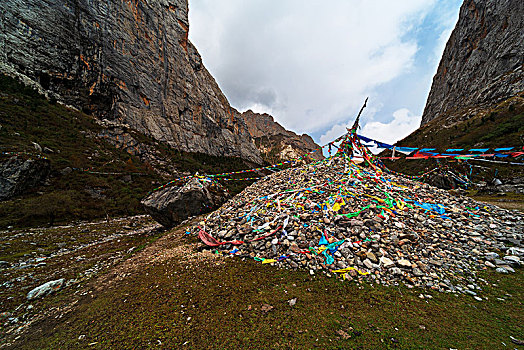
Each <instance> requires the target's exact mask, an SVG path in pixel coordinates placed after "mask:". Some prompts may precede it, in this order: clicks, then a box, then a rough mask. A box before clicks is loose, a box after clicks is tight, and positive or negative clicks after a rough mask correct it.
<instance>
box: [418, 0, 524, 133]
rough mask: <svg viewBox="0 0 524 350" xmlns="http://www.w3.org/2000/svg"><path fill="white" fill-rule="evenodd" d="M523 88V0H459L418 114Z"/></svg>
mask: <svg viewBox="0 0 524 350" xmlns="http://www.w3.org/2000/svg"><path fill="white" fill-rule="evenodd" d="M523 91H524V1H522V0H465V1H464V3H463V4H462V7H461V8H460V14H459V19H458V22H457V25H456V27H455V29H454V30H453V32H452V33H451V36H450V38H449V41H448V43H447V44H446V48H445V49H444V53H443V55H442V59H441V61H440V64H439V67H438V70H437V73H436V74H435V77H434V78H433V84H432V86H431V91H430V93H429V97H428V100H427V102H426V107H425V108H424V113H423V115H422V124H425V123H427V122H428V121H430V120H432V119H434V118H436V117H438V116H440V115H442V114H444V113H446V112H450V111H454V110H461V109H464V108H468V107H479V106H483V105H491V104H494V103H497V102H499V101H501V100H504V99H507V98H509V97H512V96H515V95H517V94H519V93H522V92H523Z"/></svg>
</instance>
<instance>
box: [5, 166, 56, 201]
mask: <svg viewBox="0 0 524 350" xmlns="http://www.w3.org/2000/svg"><path fill="white" fill-rule="evenodd" d="M50 170H51V166H50V164H49V161H48V160H47V159H27V160H24V159H22V158H21V157H18V156H14V157H11V158H9V159H8V160H7V161H5V162H3V163H1V164H0V201H3V200H7V199H10V198H12V197H14V196H16V195H19V194H23V193H25V192H26V191H28V190H30V189H32V188H34V187H36V186H38V185H40V184H41V183H42V182H43V181H44V180H45V179H46V178H47V176H48V175H49V172H50Z"/></svg>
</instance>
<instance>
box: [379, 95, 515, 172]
mask: <svg viewBox="0 0 524 350" xmlns="http://www.w3.org/2000/svg"><path fill="white" fill-rule="evenodd" d="M464 113H466V112H461V111H452V112H450V113H448V114H446V115H443V116H440V117H439V118H436V119H433V120H431V121H430V122H429V123H427V124H425V125H422V126H421V127H420V128H419V129H418V130H416V131H415V132H413V133H412V134H410V135H409V136H408V137H406V138H404V139H402V140H400V141H398V142H397V145H399V146H409V147H421V148H422V147H423V148H429V147H433V148H436V149H437V150H438V151H445V150H446V149H448V148H464V149H470V148H496V147H516V149H514V151H515V150H518V149H522V147H523V146H524V96H515V97H513V98H510V99H508V100H506V101H503V102H500V103H498V104H497V105H495V106H493V107H492V108H489V109H485V110H481V111H478V112H476V113H472V114H471V115H470V116H469V117H468V118H464V119H461V118H458V117H456V116H457V115H462V114H464ZM450 115H452V116H455V117H451V118H450ZM521 158H522V156H521ZM495 160H497V161H500V160H502V161H514V159H513V158H495ZM438 162H441V163H444V164H446V165H449V166H451V167H452V168H453V169H455V170H456V171H457V172H459V173H461V174H464V173H465V172H468V173H469V170H470V168H469V166H467V165H466V163H465V162H464V161H462V160H446V159H439V160H436V159H427V160H398V161H394V162H393V161H388V160H386V161H385V164H386V165H387V166H388V167H389V168H391V169H393V170H395V171H399V172H402V173H406V174H410V175H417V174H419V173H422V172H424V171H425V170H426V169H428V170H429V169H432V168H434V167H436V166H437V163H438ZM468 162H469V163H471V164H473V165H475V166H481V167H482V168H478V167H474V168H473V172H472V178H473V180H474V181H475V182H478V181H488V182H489V181H491V180H492V179H493V178H494V177H495V176H497V177H499V178H511V177H515V176H521V175H522V166H518V165H515V166H511V165H504V164H500V163H488V162H481V161H475V160H470V161H468Z"/></svg>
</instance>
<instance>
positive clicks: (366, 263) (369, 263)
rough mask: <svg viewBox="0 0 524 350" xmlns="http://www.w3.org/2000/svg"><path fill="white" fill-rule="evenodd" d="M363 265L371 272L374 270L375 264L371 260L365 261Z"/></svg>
mask: <svg viewBox="0 0 524 350" xmlns="http://www.w3.org/2000/svg"><path fill="white" fill-rule="evenodd" d="M363 264H364V266H366V267H367V268H368V269H370V270H371V269H372V268H373V263H371V261H370V260H369V259H364V261H363Z"/></svg>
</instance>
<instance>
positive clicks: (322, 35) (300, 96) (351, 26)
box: [189, 0, 435, 142]
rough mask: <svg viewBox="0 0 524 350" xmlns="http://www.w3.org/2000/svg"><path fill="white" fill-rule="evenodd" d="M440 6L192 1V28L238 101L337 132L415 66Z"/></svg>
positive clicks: (300, 128) (285, 121) (298, 125)
mask: <svg viewBox="0 0 524 350" xmlns="http://www.w3.org/2000/svg"><path fill="white" fill-rule="evenodd" d="M434 4H435V0H403V1H390V0H375V1H371V0H370V1H358V0H331V1H329V2H326V1H307V2H304V1H300V0H288V1H285V2H282V1H279V0H251V1H241V0H221V1H215V0H191V1H190V2H189V5H190V12H189V13H190V31H189V33H190V39H191V40H192V41H193V43H194V44H195V45H196V47H197V48H198V49H199V51H200V53H201V54H202V57H203V60H204V63H205V65H206V67H207V68H208V69H209V70H210V71H211V73H212V74H213V76H214V77H215V78H216V80H217V81H218V83H219V85H220V86H221V88H222V89H223V91H224V93H225V94H226V96H227V97H228V99H229V100H230V102H231V104H232V105H233V106H235V107H237V108H239V109H240V110H245V109H247V108H253V107H255V108H256V110H257V111H259V112H262V111H265V112H270V113H271V114H272V115H273V116H274V117H275V119H276V120H277V121H279V122H280V123H281V124H282V125H283V126H284V127H286V128H289V129H292V130H294V131H296V132H297V133H303V132H308V133H311V132H314V131H318V130H326V129H327V128H329V127H330V126H332V125H335V126H334V127H332V130H330V131H328V132H327V133H326V134H325V135H327V134H328V133H329V132H332V133H335V129H336V128H337V127H338V128H339V129H340V130H342V129H344V128H343V127H339V126H337V125H344V121H345V120H347V115H348V113H352V112H353V111H355V110H358V108H359V107H360V104H361V103H362V101H363V100H364V97H365V96H366V95H369V94H372V93H373V91H374V89H376V88H377V87H378V86H380V85H382V84H385V83H387V82H390V81H392V80H393V79H395V78H397V77H399V76H400V75H402V74H403V73H405V72H406V71H409V70H410V68H411V67H412V65H413V60H414V57H415V54H416V53H417V50H418V45H417V42H416V41H415V40H414V39H413V38H409V39H408V36H407V35H406V34H407V33H408V32H409V31H410V30H412V29H413V27H414V26H416V25H417V24H418V23H420V21H421V19H422V18H424V16H426V14H427V13H428V11H429V9H431V8H432V7H433V6H434ZM337 130H338V129H337ZM326 137H327V136H326ZM322 139H323V138H321V142H322ZM324 139H325V137H324Z"/></svg>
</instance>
